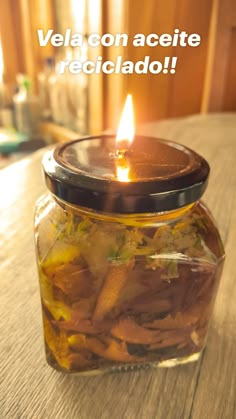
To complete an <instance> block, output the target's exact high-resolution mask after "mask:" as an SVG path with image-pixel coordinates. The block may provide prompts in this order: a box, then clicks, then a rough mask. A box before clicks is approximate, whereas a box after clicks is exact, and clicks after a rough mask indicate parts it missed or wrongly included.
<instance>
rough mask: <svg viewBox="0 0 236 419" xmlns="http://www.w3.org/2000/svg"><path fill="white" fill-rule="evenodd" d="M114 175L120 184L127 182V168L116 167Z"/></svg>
mask: <svg viewBox="0 0 236 419" xmlns="http://www.w3.org/2000/svg"><path fill="white" fill-rule="evenodd" d="M116 175H117V178H118V180H119V181H120V182H129V166H126V167H122V166H119V165H117V167H116Z"/></svg>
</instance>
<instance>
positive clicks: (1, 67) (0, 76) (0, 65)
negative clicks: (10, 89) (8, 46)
mask: <svg viewBox="0 0 236 419" xmlns="http://www.w3.org/2000/svg"><path fill="white" fill-rule="evenodd" d="M3 71H4V63H3V53H2V42H1V38H0V83H2V81H3Z"/></svg>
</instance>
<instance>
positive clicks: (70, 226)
mask: <svg viewBox="0 0 236 419" xmlns="http://www.w3.org/2000/svg"><path fill="white" fill-rule="evenodd" d="M126 158H127V161H128V164H129V181H128V182H120V181H119V180H118V179H117V176H116V166H117V160H116V155H115V138H114V137H112V136H101V137H96V138H95V137H91V138H84V139H81V140H77V141H73V142H70V143H66V144H64V145H60V146H58V147H57V148H56V149H55V150H54V151H50V152H48V153H47V154H46V156H45V158H44V161H43V166H44V172H45V177H46V183H47V186H48V188H49V190H50V193H49V194H48V195H46V196H44V197H42V198H41V199H40V200H39V201H38V203H37V208H36V217H35V223H36V228H35V232H36V248H37V259H38V267H39V281H40V290H41V300H42V311H43V325H44V337H45V347H46V357H47V361H48V363H49V364H50V365H51V366H52V367H54V368H56V369H59V370H61V371H65V372H70V373H86V374H89V373H90V374H91V373H104V372H109V371H123V370H127V369H133V368H145V367H149V366H154V367H156V366H174V365H178V364H180V363H185V362H191V361H196V360H197V359H198V358H199V356H200V354H201V351H202V350H203V348H204V345H205V342H206V335H207V329H208V324H209V319H210V316H211V313H212V309H213V304H214V300H215V296H216V292H217V288H218V285H219V280H220V275H221V271H222V267H223V261H224V249H223V246H222V243H221V240H220V237H219V233H218V231H217V228H216V226H215V223H214V221H213V219H212V216H211V214H210V213H209V211H208V209H207V208H206V207H205V205H204V204H202V203H201V202H200V201H199V199H200V197H201V196H202V194H203V192H204V190H205V188H206V184H207V179H208V174H209V166H208V164H207V162H206V161H205V160H204V159H203V158H202V157H200V156H199V155H198V154H196V153H195V152H193V151H192V150H189V149H187V148H185V147H183V146H181V145H179V144H176V143H171V142H168V141H164V140H159V139H155V138H148V137H136V138H135V140H134V143H133V145H132V146H131V148H130V150H129V152H128V155H127V156H126Z"/></svg>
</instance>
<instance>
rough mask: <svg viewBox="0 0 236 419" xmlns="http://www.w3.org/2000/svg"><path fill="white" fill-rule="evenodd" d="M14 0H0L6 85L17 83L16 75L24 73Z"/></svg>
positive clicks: (0, 36) (0, 29) (0, 32)
mask: <svg viewBox="0 0 236 419" xmlns="http://www.w3.org/2000/svg"><path fill="white" fill-rule="evenodd" d="M17 6H18V5H17V3H16V1H14V0H9V1H6V0H0V38H1V42H2V49H3V59H4V79H5V82H6V83H11V84H13V83H14V82H15V76H16V73H17V72H19V71H23V69H24V68H23V60H22V59H21V56H20V50H19V49H18V48H16V45H18V40H19V39H20V34H19V26H17V25H15V22H14V20H13V14H12V11H13V10H15V12H16V13H17Z"/></svg>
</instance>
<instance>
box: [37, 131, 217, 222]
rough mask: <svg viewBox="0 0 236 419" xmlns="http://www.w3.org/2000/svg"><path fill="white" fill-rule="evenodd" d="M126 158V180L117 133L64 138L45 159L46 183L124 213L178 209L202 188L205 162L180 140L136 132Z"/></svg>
mask: <svg viewBox="0 0 236 419" xmlns="http://www.w3.org/2000/svg"><path fill="white" fill-rule="evenodd" d="M125 158H126V159H127V162H128V165H129V169H130V171H129V181H128V182H121V181H119V180H118V179H117V177H116V167H117V158H116V141H115V136H110V135H101V136H98V137H86V138H81V139H79V140H75V141H71V142H68V143H64V144H62V145H59V146H58V147H56V148H55V149H54V150H52V151H49V152H48V153H47V154H46V155H45V157H44V159H43V168H44V172H45V177H46V183H47V186H48V188H49V189H50V191H51V192H52V193H53V194H55V195H56V196H57V197H58V198H60V199H62V200H64V201H67V202H70V203H72V204H75V205H79V206H82V207H86V208H90V209H94V210H98V211H105V212H115V213H123V214H131V213H150V212H151V213H153V212H160V211H169V210H173V209H177V208H180V207H183V206H185V205H188V204H190V203H193V202H194V201H196V200H198V199H199V198H200V197H201V196H202V194H203V192H204V191H205V189H206V185H207V178H208V175H209V170H210V169H209V165H208V163H207V162H206V160H204V159H203V158H202V157H201V156H199V155H198V154H197V153H195V152H194V151H192V150H190V149H188V148H186V147H184V146H182V145H180V144H177V143H174V142H170V141H165V140H160V139H157V138H152V137H141V136H136V137H135V139H134V141H133V144H132V145H131V146H130V149H129V150H128V152H127V153H126V157H125Z"/></svg>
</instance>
